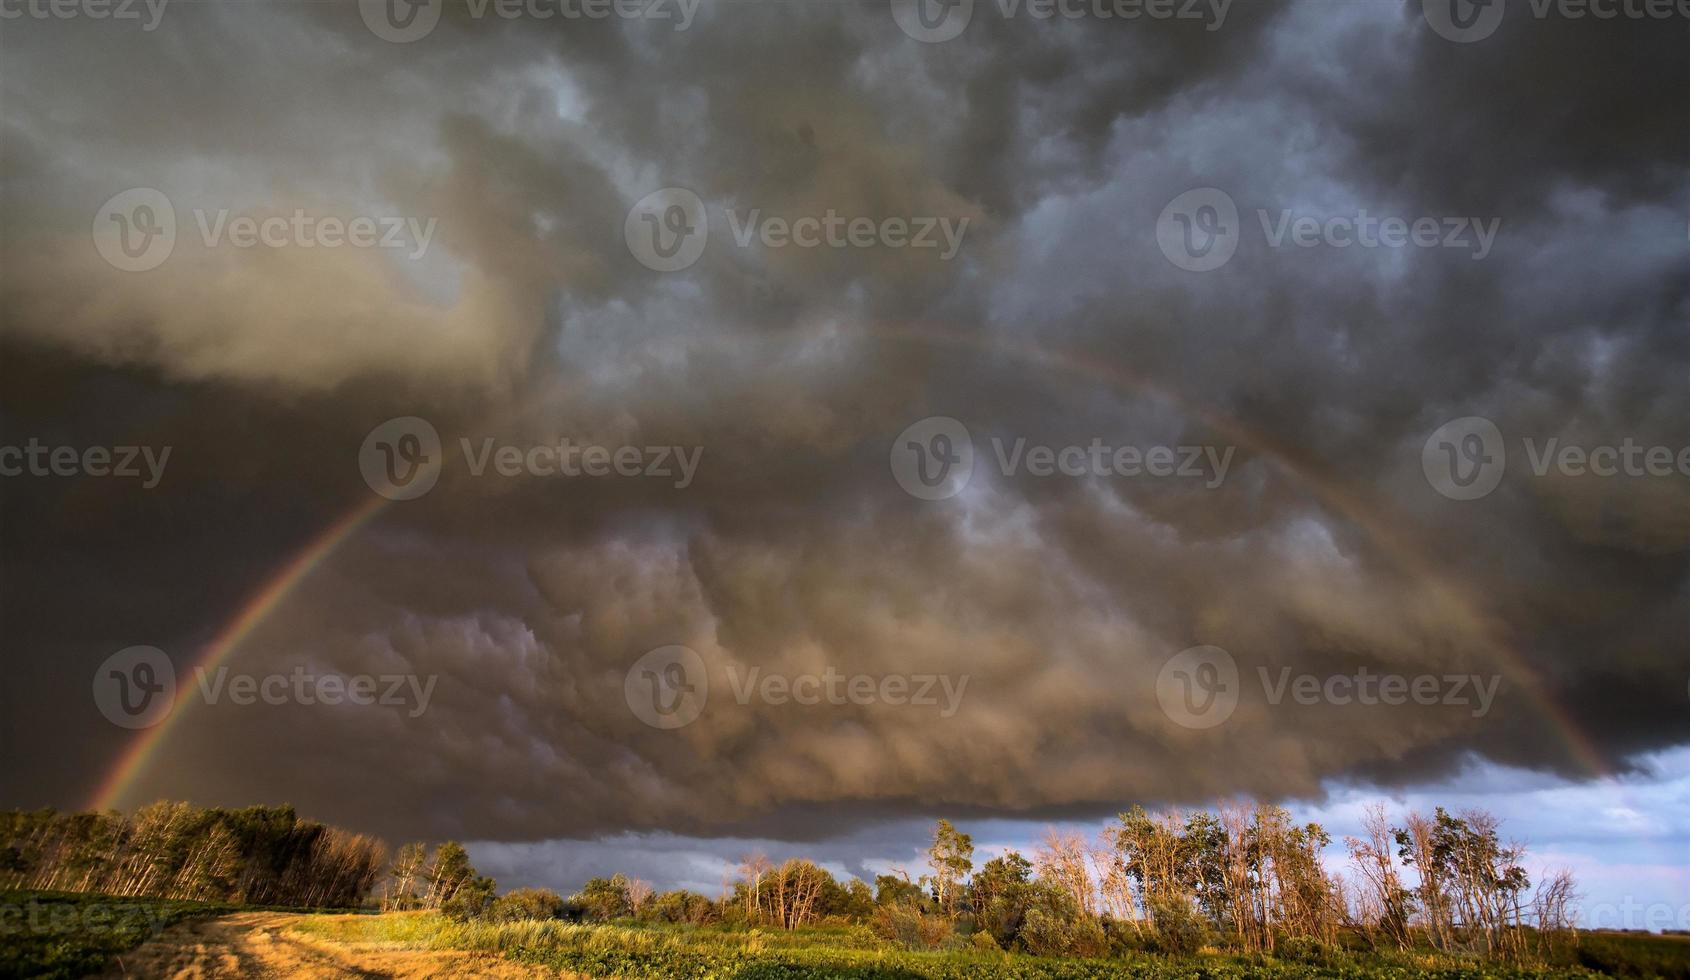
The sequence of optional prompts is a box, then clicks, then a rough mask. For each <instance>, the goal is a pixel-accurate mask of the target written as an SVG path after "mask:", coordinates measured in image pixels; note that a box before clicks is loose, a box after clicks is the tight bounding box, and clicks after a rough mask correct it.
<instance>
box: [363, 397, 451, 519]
mask: <svg viewBox="0 0 1690 980" xmlns="http://www.w3.org/2000/svg"><path fill="white" fill-rule="evenodd" d="M441 462H442V460H441V454H440V433H438V432H436V431H435V429H434V426H433V425H431V424H429V421H428V420H427V419H420V418H417V417H416V416H415V415H407V416H404V417H402V418H396V419H388V420H387V421H386V422H383V423H382V424H380V425H378V426H376V427H375V428H373V429H371V430H370V434H369V435H367V436H365V437H364V445H363V446H362V447H361V448H360V449H359V450H358V469H359V471H360V472H362V473H363V474H364V482H365V483H367V484H369V485H370V489H371V490H374V491H375V492H376V493H379V494H381V495H382V496H383V497H386V498H387V499H389V500H415V499H416V498H418V497H420V496H422V495H423V494H425V493H427V492H429V491H430V490H433V489H434V484H435V482H436V481H437V480H439V479H440V468H441Z"/></svg>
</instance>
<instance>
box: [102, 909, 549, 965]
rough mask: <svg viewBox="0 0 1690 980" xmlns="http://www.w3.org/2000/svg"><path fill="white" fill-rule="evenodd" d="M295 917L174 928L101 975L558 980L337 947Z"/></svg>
mask: <svg viewBox="0 0 1690 980" xmlns="http://www.w3.org/2000/svg"><path fill="white" fill-rule="evenodd" d="M302 918H304V916H300V915H288V914H284V913H279V912H245V913H242V914H239V915H226V916H220V917H218V918H215V919H197V920H193V921H189V922H183V923H179V924H177V925H175V926H173V927H171V928H170V929H167V930H166V931H165V932H164V933H162V934H161V935H159V936H158V938H156V939H154V940H151V941H150V942H147V943H145V944H143V945H142V946H140V947H139V948H137V949H133V950H130V951H129V952H127V953H124V954H123V956H122V957H120V958H119V960H118V961H117V962H114V963H113V964H112V966H111V968H110V969H109V970H108V971H107V972H106V973H104V974H101V976H103V977H107V978H116V977H179V978H184V980H192V978H203V977H307V978H312V980H320V978H327V977H394V978H407V980H409V978H421V977H498V978H517V977H521V978H530V977H549V978H558V977H559V976H566V975H560V974H559V973H558V972H556V971H553V970H546V969H544V968H541V967H536V966H527V965H524V964H521V963H513V962H511V961H509V960H506V959H502V958H499V957H496V956H490V955H487V954H482V953H459V952H447V951H440V950H412V949H401V948H397V947H394V946H392V945H387V944H375V943H336V942H330V941H327V940H323V939H319V938H317V937H314V936H306V935H303V934H301V933H298V932H294V931H291V930H290V929H289V927H290V926H291V925H292V924H293V923H294V922H296V921H298V920H299V919H302Z"/></svg>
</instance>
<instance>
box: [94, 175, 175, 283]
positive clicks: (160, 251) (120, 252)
mask: <svg viewBox="0 0 1690 980" xmlns="http://www.w3.org/2000/svg"><path fill="white" fill-rule="evenodd" d="M175 248H176V209H175V208H174V207H172V206H171V204H170V198H168V197H165V196H164V192H163V191H159V190H154V189H153V188H151V187H132V188H130V189H129V190H126V191H124V192H123V193H121V194H118V195H116V196H114V197H113V198H112V199H111V200H109V201H107V202H106V203H104V204H102V205H100V210H99V211H97V212H95V214H94V250H95V251H97V252H99V253H100V258H103V259H105V260H106V261H107V262H108V263H110V264H111V266H112V267H113V268H115V269H122V270H123V271H124V272H146V271H147V270H149V269H156V268H158V267H159V266H161V265H163V264H164V260H165V259H168V258H170V253H171V251H172V250H173V249H175Z"/></svg>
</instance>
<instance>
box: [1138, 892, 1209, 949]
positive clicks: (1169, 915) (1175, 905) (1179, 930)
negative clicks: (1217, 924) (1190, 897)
mask: <svg viewBox="0 0 1690 980" xmlns="http://www.w3.org/2000/svg"><path fill="white" fill-rule="evenodd" d="M1150 915H1151V919H1152V921H1154V922H1155V923H1156V949H1157V951H1158V952H1162V953H1166V954H1168V955H1169V956H1190V955H1191V954H1193V953H1195V952H1197V951H1198V950H1200V949H1202V948H1203V944H1204V943H1205V942H1206V941H1207V940H1208V937H1209V930H1208V928H1207V927H1206V926H1205V925H1204V924H1203V920H1202V918H1200V917H1199V916H1198V914H1197V912H1196V910H1195V909H1193V908H1192V907H1191V905H1190V903H1188V902H1182V901H1177V900H1175V901H1163V900H1158V901H1155V902H1152V903H1150Z"/></svg>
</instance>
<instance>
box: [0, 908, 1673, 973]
mask: <svg viewBox="0 0 1690 980" xmlns="http://www.w3.org/2000/svg"><path fill="white" fill-rule="evenodd" d="M237 911H238V912H251V911H254V910H253V909H251V908H248V907H244V906H229V905H218V904H206V903H199V902H174V901H159V900H153V899H118V898H108V897H105V896H99V895H76V894H64V893H39V892H36V893H29V892H7V893H0V977H56V978H57V977H64V978H69V977H78V976H83V975H85V974H87V973H90V972H93V971H97V970H99V969H101V968H102V967H104V966H106V965H107V964H108V963H110V962H111V959H112V957H113V956H114V955H117V954H121V953H124V952H125V951H127V950H130V949H132V948H133V947H135V946H137V945H139V944H140V943H142V942H143V941H145V940H148V939H151V938H153V937H155V936H157V935H158V934H159V933H161V932H163V931H164V930H165V929H166V928H167V927H169V926H170V925H172V924H175V923H178V922H181V921H183V920H184V919H189V918H193V917H204V916H215V915H222V914H225V913H231V912H237ZM287 911H299V910H287ZM279 921H282V922H284V923H285V924H286V925H285V928H286V929H287V930H291V931H293V932H297V933H299V934H302V935H304V936H306V937H309V938H311V939H313V940H317V941H320V942H323V943H328V944H337V945H340V947H341V948H343V949H350V950H354V951H355V950H357V949H359V948H362V949H364V950H373V949H378V948H379V949H387V950H400V949H409V950H429V951H452V950H461V951H468V952H471V953H475V954H491V955H494V956H498V957H504V958H506V959H508V960H510V961H513V962H514V963H521V964H528V965H532V966H538V967H544V968H547V969H553V970H564V971H569V972H571V973H574V974H578V975H584V976H590V977H599V978H612V977H619V978H655V980H729V978H731V980H776V978H779V980H812V978H813V980H823V978H827V980H834V978H846V980H852V978H854V980H965V978H989V980H1104V978H1136V980H1234V978H1236V980H1244V978H1249V977H1267V978H1293V977H1295V978H1303V977H1307V978H1334V980H1336V978H1363V980H1366V978H1379V980H1384V978H1408V977H1434V978H1445V980H1482V978H1498V980H1502V978H1527V977H1533V978H1544V980H1550V978H1574V977H1593V976H1617V977H1636V978H1648V977H1659V978H1662V980H1690V938H1686V937H1681V936H1643V935H1621V934H1609V933H1587V934H1585V935H1584V937H1583V938H1582V940H1581V943H1580V950H1579V952H1578V956H1579V959H1580V964H1579V965H1572V964H1569V965H1567V966H1563V967H1557V968H1545V969H1515V968H1506V967H1500V966H1496V965H1491V964H1484V963H1478V962H1472V961H1462V960H1456V959H1452V958H1448V957H1438V956H1430V955H1428V956H1406V955H1405V956H1386V955H1379V954H1342V953H1340V954H1336V955H1337V956H1338V957H1339V958H1338V959H1334V960H1329V961H1326V962H1320V963H1300V962H1288V961H1283V960H1276V959H1246V958H1242V957H1234V956H1226V955H1220V954H1214V955H1202V956H1196V957H1191V958H1188V959H1180V960H1176V959H1168V958H1164V957H1157V956H1151V955H1132V956H1129V957H1123V958H1111V959H1096V960H1081V959H1053V958H1043V957H1033V956H1026V955H1021V954H1013V953H1001V952H995V951H989V950H988V951H975V950H956V951H946V952H919V951H911V950H907V949H904V948H902V947H899V946H897V945H895V944H893V943H889V942H887V941H885V940H882V939H879V938H877V937H876V936H875V935H874V934H873V933H872V932H870V931H869V930H868V929H867V928H866V927H862V926H848V927H837V928H814V929H804V930H799V931H796V932H783V931H778V930H771V931H762V930H728V929H722V928H716V927H705V928H696V929H694V928H686V927H676V926H636V925H573V924H570V923H566V922H561V921H547V922H518V923H506V924H493V923H482V922H475V923H458V922H453V921H450V920H448V919H446V918H444V917H442V916H439V915H436V914H431V913H401V914H391V915H379V916H378V915H347V914H344V913H341V914H319V915H312V914H302V915H298V916H297V917H293V916H289V917H285V918H282V919H280V920H279ZM196 928H197V927H196ZM279 928H280V927H279ZM366 944H376V945H366Z"/></svg>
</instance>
